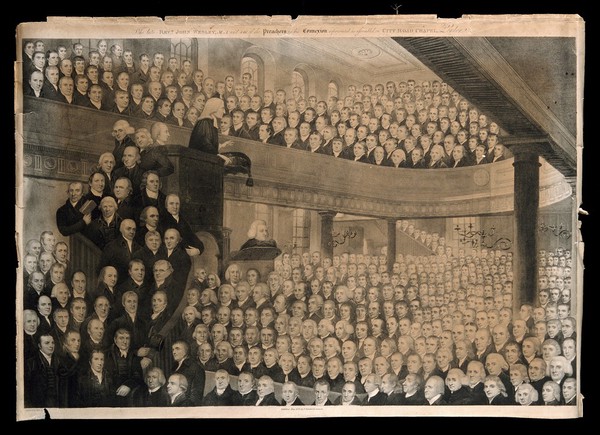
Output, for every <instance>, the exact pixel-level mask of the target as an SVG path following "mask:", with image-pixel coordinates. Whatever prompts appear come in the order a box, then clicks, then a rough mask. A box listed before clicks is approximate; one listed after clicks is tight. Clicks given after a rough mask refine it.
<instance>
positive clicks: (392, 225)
mask: <svg viewBox="0 0 600 435" xmlns="http://www.w3.org/2000/svg"><path fill="white" fill-rule="evenodd" d="M396 222H397V220H396V219H388V220H387V234H388V245H387V268H388V270H389V271H391V270H392V267H393V266H394V263H395V262H396ZM390 273H391V272H390Z"/></svg>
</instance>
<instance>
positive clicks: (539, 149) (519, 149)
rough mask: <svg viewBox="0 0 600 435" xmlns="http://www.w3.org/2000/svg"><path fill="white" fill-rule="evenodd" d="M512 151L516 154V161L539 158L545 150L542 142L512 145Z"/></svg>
mask: <svg viewBox="0 0 600 435" xmlns="http://www.w3.org/2000/svg"><path fill="white" fill-rule="evenodd" d="M510 151H511V152H512V153H513V154H514V156H515V163H517V162H519V161H525V160H533V159H538V158H539V157H540V156H541V155H542V154H543V151H544V146H543V145H542V144H535V143H534V144H527V143H520V144H515V145H512V146H510Z"/></svg>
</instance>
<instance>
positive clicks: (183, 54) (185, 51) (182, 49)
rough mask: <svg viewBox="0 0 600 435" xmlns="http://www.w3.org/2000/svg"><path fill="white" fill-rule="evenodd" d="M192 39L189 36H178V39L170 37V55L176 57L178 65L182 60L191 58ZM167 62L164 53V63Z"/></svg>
mask: <svg viewBox="0 0 600 435" xmlns="http://www.w3.org/2000/svg"><path fill="white" fill-rule="evenodd" d="M192 45H193V43H192V39H191V38H180V39H171V57H175V58H177V61H178V62H179V65H181V63H182V62H183V61H184V60H188V59H189V60H191V59H192V57H193V56H192V51H193V50H192ZM166 63H167V59H166V55H165V64H166Z"/></svg>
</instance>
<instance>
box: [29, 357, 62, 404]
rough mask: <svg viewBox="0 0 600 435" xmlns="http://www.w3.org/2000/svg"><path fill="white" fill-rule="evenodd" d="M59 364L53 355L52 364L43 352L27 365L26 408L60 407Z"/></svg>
mask: <svg viewBox="0 0 600 435" xmlns="http://www.w3.org/2000/svg"><path fill="white" fill-rule="evenodd" d="M58 369H59V362H58V357H57V356H56V355H53V356H52V358H51V363H50V364H49V363H48V360H46V358H45V357H44V356H43V355H42V352H41V351H38V352H37V354H36V355H35V356H34V357H32V358H30V359H28V360H27V361H26V363H25V377H24V381H25V406H28V407H34V408H54V407H57V406H58V405H59V400H58V398H59V377H58Z"/></svg>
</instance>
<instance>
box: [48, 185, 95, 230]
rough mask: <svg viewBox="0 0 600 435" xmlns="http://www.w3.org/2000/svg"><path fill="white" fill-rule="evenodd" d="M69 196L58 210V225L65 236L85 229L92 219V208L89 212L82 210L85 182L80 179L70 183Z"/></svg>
mask: <svg viewBox="0 0 600 435" xmlns="http://www.w3.org/2000/svg"><path fill="white" fill-rule="evenodd" d="M67 194H68V196H69V198H68V199H67V201H66V202H65V204H64V205H62V206H61V207H60V208H59V209H58V210H56V226H57V227H58V230H59V231H60V233H61V234H62V235H63V236H70V235H73V234H75V233H79V232H81V231H83V229H84V228H85V227H86V225H88V224H89V223H90V222H91V221H92V215H91V210H90V211H89V212H88V213H87V214H85V215H84V214H82V212H81V211H80V209H81V206H83V203H84V201H83V200H82V198H83V184H82V183H81V182H79V181H74V182H72V183H69V187H68V189H67Z"/></svg>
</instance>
